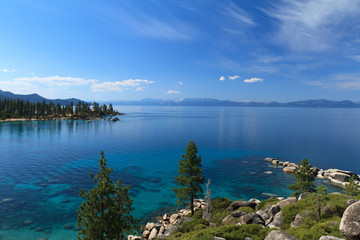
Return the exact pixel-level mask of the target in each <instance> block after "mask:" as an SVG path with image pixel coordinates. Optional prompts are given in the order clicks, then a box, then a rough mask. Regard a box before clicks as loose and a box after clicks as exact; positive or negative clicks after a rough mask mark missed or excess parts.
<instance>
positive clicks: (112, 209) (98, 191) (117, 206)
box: [77, 151, 138, 240]
mask: <svg viewBox="0 0 360 240" xmlns="http://www.w3.org/2000/svg"><path fill="white" fill-rule="evenodd" d="M99 165H100V171H98V172H97V174H96V176H94V175H93V174H92V173H90V177H91V178H93V180H94V183H95V187H94V188H92V189H90V190H89V191H88V192H84V191H82V190H80V197H82V198H83V199H84V201H83V202H82V204H81V205H80V208H79V209H78V211H77V212H78V219H77V226H78V227H79V228H80V230H79V232H78V239H79V240H80V239H86V240H95V239H96V240H97V239H100V240H105V239H111V240H113V239H123V238H124V237H125V234H128V233H131V232H133V231H135V230H137V228H138V220H136V219H135V218H134V217H133V216H131V215H130V212H131V211H132V210H134V208H133V207H132V206H131V205H132V202H133V200H132V199H131V198H130V195H129V190H130V186H124V185H123V184H121V180H120V179H119V180H118V181H117V182H116V183H115V184H114V182H113V181H112V180H111V179H110V177H109V174H110V173H111V172H112V171H113V169H112V168H109V167H107V166H106V159H105V157H104V152H103V151H101V157H100V160H99Z"/></svg>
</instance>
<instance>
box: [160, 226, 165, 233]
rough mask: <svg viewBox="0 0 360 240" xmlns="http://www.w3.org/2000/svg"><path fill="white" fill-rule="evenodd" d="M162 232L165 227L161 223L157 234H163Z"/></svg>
mask: <svg viewBox="0 0 360 240" xmlns="http://www.w3.org/2000/svg"><path fill="white" fill-rule="evenodd" d="M164 232H165V227H164V226H163V225H161V226H160V229H159V234H164Z"/></svg>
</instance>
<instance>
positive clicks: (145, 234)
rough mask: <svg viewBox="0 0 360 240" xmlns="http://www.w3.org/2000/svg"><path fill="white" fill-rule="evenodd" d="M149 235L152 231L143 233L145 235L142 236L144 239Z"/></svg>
mask: <svg viewBox="0 0 360 240" xmlns="http://www.w3.org/2000/svg"><path fill="white" fill-rule="evenodd" d="M149 235H150V231H149V230H145V231H144V232H143V234H142V237H143V238H148V237H149Z"/></svg>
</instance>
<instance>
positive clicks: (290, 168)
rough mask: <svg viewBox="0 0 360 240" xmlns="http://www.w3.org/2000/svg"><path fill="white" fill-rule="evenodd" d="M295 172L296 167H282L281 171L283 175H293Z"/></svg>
mask: <svg viewBox="0 0 360 240" xmlns="http://www.w3.org/2000/svg"><path fill="white" fill-rule="evenodd" d="M295 170H296V167H289V166H287V167H284V169H283V171H284V172H285V173H294V172H295Z"/></svg>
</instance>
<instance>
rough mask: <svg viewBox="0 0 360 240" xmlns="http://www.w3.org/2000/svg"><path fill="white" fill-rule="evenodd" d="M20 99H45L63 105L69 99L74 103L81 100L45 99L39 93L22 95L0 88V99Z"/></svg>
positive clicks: (34, 100) (38, 100) (47, 101)
mask: <svg viewBox="0 0 360 240" xmlns="http://www.w3.org/2000/svg"><path fill="white" fill-rule="evenodd" d="M5 98H6V99H14V100H17V99H21V100H24V101H29V102H33V103H34V102H35V103H36V102H42V101H43V100H45V102H46V103H49V102H53V103H54V104H55V105H56V104H58V103H60V105H62V106H65V105H68V104H70V102H71V101H73V103H74V104H76V103H78V102H79V101H81V100H80V99H76V98H69V99H47V98H44V97H42V96H40V95H39V94H36V93H34V94H27V95H22V94H14V93H11V92H4V91H1V90H0V99H5Z"/></svg>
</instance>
